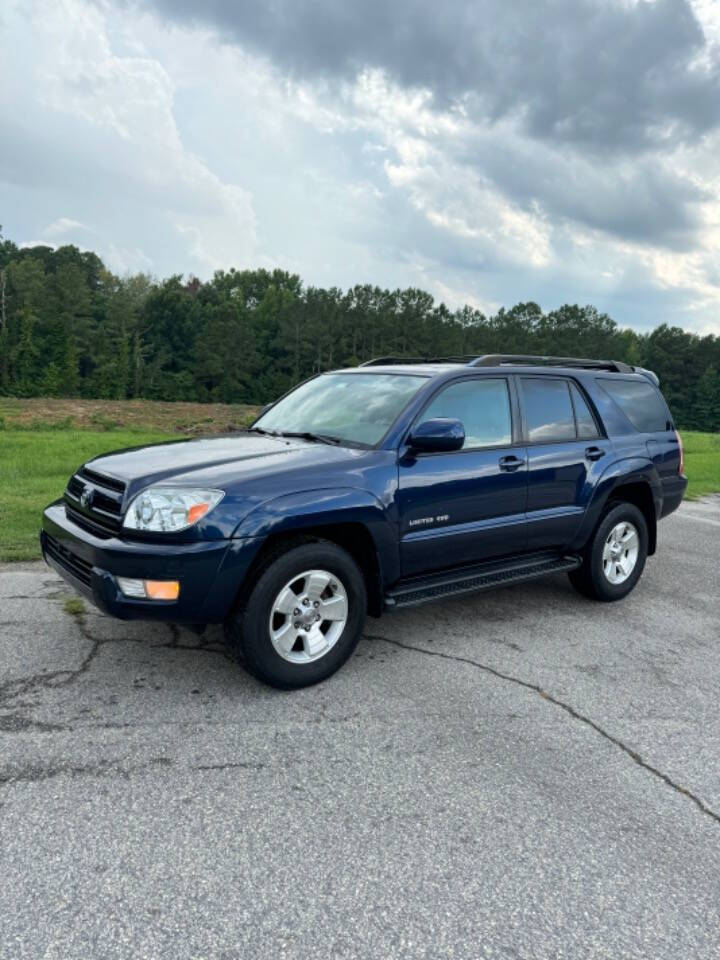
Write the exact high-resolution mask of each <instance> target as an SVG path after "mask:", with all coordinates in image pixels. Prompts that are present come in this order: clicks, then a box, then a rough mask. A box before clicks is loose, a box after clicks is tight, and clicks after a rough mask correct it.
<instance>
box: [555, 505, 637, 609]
mask: <svg viewBox="0 0 720 960" xmlns="http://www.w3.org/2000/svg"><path fill="white" fill-rule="evenodd" d="M647 548H648V530H647V523H646V521H645V517H644V516H643V513H642V511H641V510H639V509H638V508H637V507H636V506H635V505H634V504H632V503H616V504H614V505H613V506H611V507H610V508H609V509H608V511H607V512H606V513H605V515H604V517H603V518H602V520H601V521H600V523H599V524H598V526H597V528H596V530H595V533H594V534H593V536H592V538H591V540H590V542H589V543H588V545H587V546H586V548H585V553H584V558H583V565H582V566H581V567H579V568H578V569H577V570H573V571H572V572H571V573H570V574H568V576H569V577H570V582H571V583H572V585H573V586H574V587H575V589H576V590H579V591H580V593H582V594H584V595H585V596H586V597H591V598H592V599H593V600H603V601H605V602H609V601H613V600H622V598H623V597H626V596H627V595H628V594H629V593H630V591H631V590H632V589H633V588H634V587H635V585H636V584H637V582H638V580H639V579H640V577H641V575H642V572H643V569H644V567H645V560H646V559H647Z"/></svg>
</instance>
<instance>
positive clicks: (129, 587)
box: [117, 577, 180, 600]
mask: <svg viewBox="0 0 720 960" xmlns="http://www.w3.org/2000/svg"><path fill="white" fill-rule="evenodd" d="M117 582H118V586H119V587H120V589H121V590H122V593H123V596H125V597H135V598H136V599H140V600H177V598H178V597H179V596H180V584H179V582H178V581H177V580H133V579H131V578H129V577H118V578H117Z"/></svg>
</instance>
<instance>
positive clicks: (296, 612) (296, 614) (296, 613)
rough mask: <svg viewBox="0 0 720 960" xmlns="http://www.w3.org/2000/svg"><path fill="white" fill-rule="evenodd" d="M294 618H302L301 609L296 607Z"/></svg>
mask: <svg viewBox="0 0 720 960" xmlns="http://www.w3.org/2000/svg"><path fill="white" fill-rule="evenodd" d="M293 616H296V617H299V616H300V607H295V609H294V610H293Z"/></svg>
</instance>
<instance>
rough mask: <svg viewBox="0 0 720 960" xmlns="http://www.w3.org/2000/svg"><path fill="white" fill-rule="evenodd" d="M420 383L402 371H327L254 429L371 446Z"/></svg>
mask: <svg viewBox="0 0 720 960" xmlns="http://www.w3.org/2000/svg"><path fill="white" fill-rule="evenodd" d="M425 382H426V378H425V377H414V376H406V375H403V374H385V373H326V374H323V375H322V376H319V377H315V379H314V380H309V381H308V382H307V383H303V384H301V385H300V386H299V387H298V388H297V390H293V392H292V393H289V394H288V395H287V396H286V397H283V399H282V400H279V401H278V402H277V403H276V404H275V406H274V407H273V408H272V409H271V410H268V412H267V413H266V414H265V415H264V416H262V417H260V419H259V420H258V421H257V423H256V424H255V425H254V427H253V429H254V430H267V431H269V432H272V433H313V434H316V435H319V436H325V437H335V438H337V439H338V440H340V441H341V442H345V443H350V444H354V443H357V444H362V445H367V446H374V445H375V444H376V443H378V441H380V440H381V439H382V438H383V436H384V435H385V434H386V433H387V431H388V430H389V428H390V427H391V426H392V424H393V423H394V421H395V419H396V418H397V416H398V414H399V413H400V411H401V410H402V409H403V407H404V406H405V404H406V403H407V402H408V401H409V400H410V398H411V397H412V396H413V395H414V394H415V393H417V391H418V390H419V389H420V387H421V386H422V384H423V383H425Z"/></svg>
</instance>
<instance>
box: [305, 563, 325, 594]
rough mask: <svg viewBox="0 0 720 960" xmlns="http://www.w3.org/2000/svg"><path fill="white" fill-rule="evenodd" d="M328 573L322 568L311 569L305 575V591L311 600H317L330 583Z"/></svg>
mask: <svg viewBox="0 0 720 960" xmlns="http://www.w3.org/2000/svg"><path fill="white" fill-rule="evenodd" d="M330 579H331V578H330V574H329V573H326V572H325V571H324V570H313V572H312V573H311V574H310V575H309V576H308V577H307V581H306V583H305V593H306V594H307V596H308V597H309V598H310V599H311V600H319V599H320V596H321V595H322V594H323V593H324V592H325V591H326V590H327V588H328V585H329V583H330Z"/></svg>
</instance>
